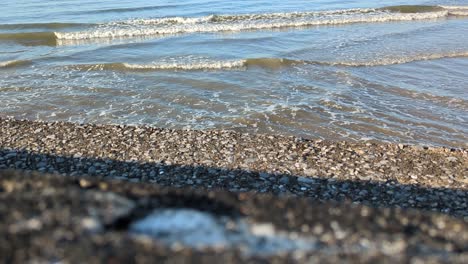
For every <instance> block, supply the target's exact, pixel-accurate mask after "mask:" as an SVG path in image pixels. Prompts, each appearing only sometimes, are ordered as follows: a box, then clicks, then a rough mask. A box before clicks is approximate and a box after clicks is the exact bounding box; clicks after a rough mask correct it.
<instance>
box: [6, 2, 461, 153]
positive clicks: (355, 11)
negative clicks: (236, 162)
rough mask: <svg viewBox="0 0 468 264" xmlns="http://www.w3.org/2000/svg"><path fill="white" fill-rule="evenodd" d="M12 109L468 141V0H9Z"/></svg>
mask: <svg viewBox="0 0 468 264" xmlns="http://www.w3.org/2000/svg"><path fill="white" fill-rule="evenodd" d="M0 116H14V117H16V118H26V119H31V120H45V121H70V122H78V123H83V122H86V123H102V124H132V125H149V126H157V127H165V128H178V129H182V128H184V129H185V128H191V129H232V130H237V131H242V132H250V133H275V134H278V133H279V134H286V135H296V136H302V137H308V138H315V139H317V138H320V139H329V140H351V141H367V140H376V141H389V142H401V143H412V144H425V145H445V146H455V147H466V146H468V1H466V0H457V1H450V0H434V1H424V0H416V1H399V0H392V1H389V0H383V1H371V0H363V1H357V0H345V1H332V0H328V1H326V0H317V1H308V0H291V1H284V0H282V1H278V0H268V1H264V0H243V1H214V0H189V1H135V0H132V1H113V0H103V1H91V0H82V1H78V0H59V1H44V0H22V1H18V0H4V1H2V5H1V6H0Z"/></svg>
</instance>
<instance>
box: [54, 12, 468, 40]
mask: <svg viewBox="0 0 468 264" xmlns="http://www.w3.org/2000/svg"><path fill="white" fill-rule="evenodd" d="M465 11H468V7H467V8H466V9H463V8H462V7H456V8H451V7H439V6H395V7H384V8H377V9H369V8H367V9H347V10H331V11H317V12H292V13H270V14H244V15H210V16H204V17H165V18H156V19H133V20H127V21H116V22H110V23H106V24H101V25H99V26H98V27H95V28H94V29H91V30H85V31H75V32H56V33H55V35H56V37H57V38H58V39H72V40H73V39H92V38H119V37H138V36H148V35H167V34H181V33H197V32H224V31H243V30H261V29H277V28H287V27H304V26H320V25H342V24H351V23H379V22H391V21H412V20H427V19H437V18H443V17H448V16H450V15H460V14H461V13H462V12H465Z"/></svg>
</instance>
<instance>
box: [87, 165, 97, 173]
mask: <svg viewBox="0 0 468 264" xmlns="http://www.w3.org/2000/svg"><path fill="white" fill-rule="evenodd" d="M95 173H96V167H94V166H91V167H89V168H88V174H90V175H94V174H95Z"/></svg>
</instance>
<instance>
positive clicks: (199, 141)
mask: <svg viewBox="0 0 468 264" xmlns="http://www.w3.org/2000/svg"><path fill="white" fill-rule="evenodd" d="M0 145H1V149H0V169H21V170H33V171H39V172H43V173H55V174H63V175H71V176H80V175H89V176H94V177H99V178H104V179H117V180H125V181H131V182H147V183H154V184H159V185H163V186H172V187H191V188H202V189H220V190H228V191H231V192H246V191H249V192H257V193H271V194H275V195H294V196H299V197H310V198H312V199H314V200H319V201H351V202H353V203H359V204H365V205H370V206H376V207H402V208H419V209H423V210H429V211H438V212H442V213H446V214H449V215H454V216H458V217H465V218H466V217H468V209H467V208H468V205H467V202H466V201H467V200H468V193H467V190H468V179H467V176H466V168H467V167H468V151H467V150H466V149H453V148H445V147H420V146H411V145H402V144H388V143H381V144H379V143H351V142H330V141H322V140H310V139H303V138H297V137H291V136H280V135H264V134H258V135H257V134H243V133H237V132H233V131H220V130H207V131H198V130H173V129H160V128H153V127H136V126H122V125H95V124H81V125H80V124H73V123H64V122H53V123H49V122H38V121H27V120H15V119H11V118H8V119H4V118H0Z"/></svg>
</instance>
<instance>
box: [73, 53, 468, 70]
mask: <svg viewBox="0 0 468 264" xmlns="http://www.w3.org/2000/svg"><path fill="white" fill-rule="evenodd" d="M463 57H468V51H465V52H458V53H456V52H454V53H446V54H429V55H419V56H413V57H402V58H388V59H380V60H373V61H363V62H346V61H341V62H327V61H308V60H293V59H286V58H250V59H240V60H224V61H223V60H219V61H216V60H202V61H186V62H184V61H180V62H164V61H162V62H154V63H149V64H136V63H125V62H118V63H104V64H79V65H70V66H67V68H69V69H73V70H79V71H102V70H115V71H165V70H183V71H203V70H242V69H248V68H253V67H258V68H264V69H280V68H286V67H291V66H295V65H306V64H312V65H325V66H342V67H373V66H385V65H393V64H403V63H410V62H414V61H424V60H437V59H444V58H463Z"/></svg>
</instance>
